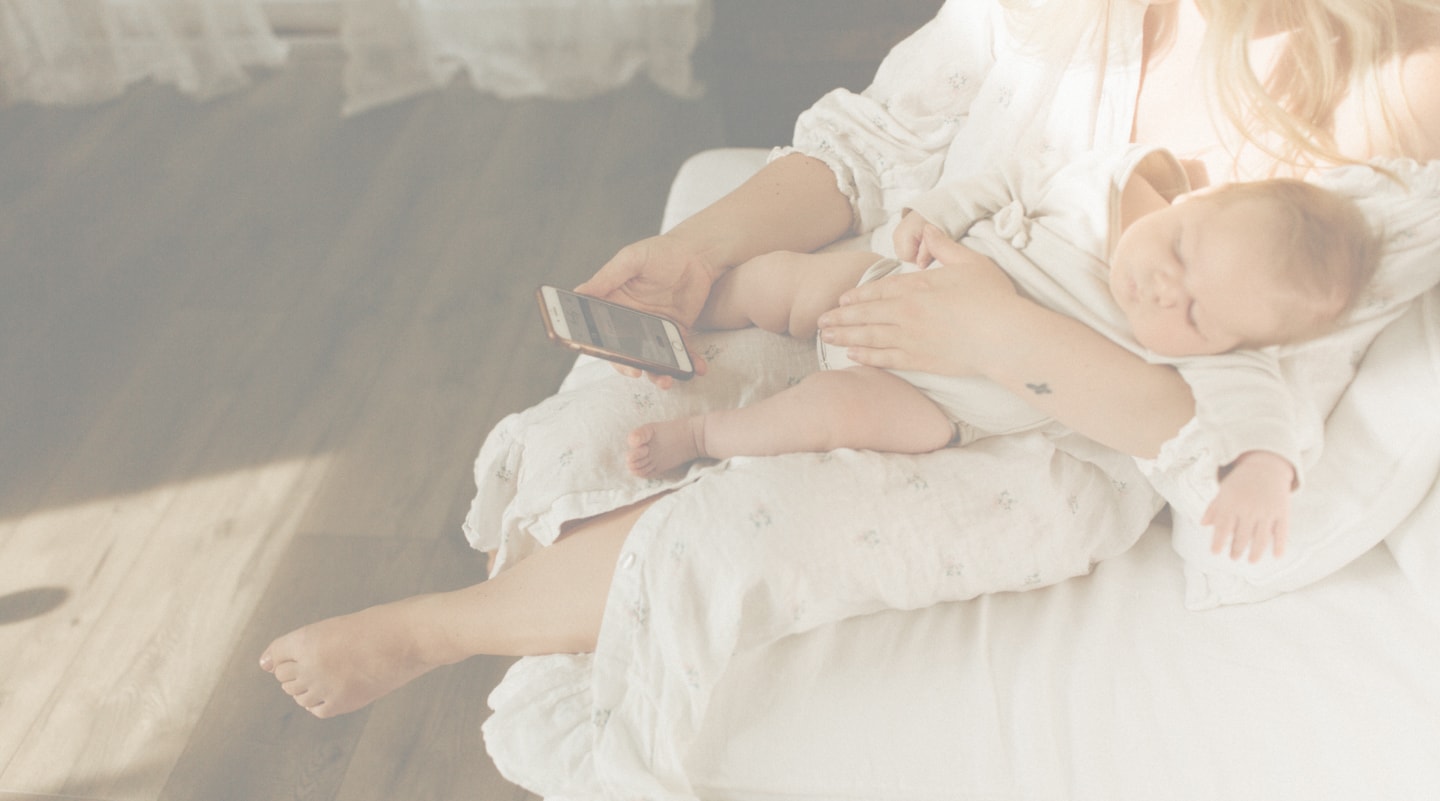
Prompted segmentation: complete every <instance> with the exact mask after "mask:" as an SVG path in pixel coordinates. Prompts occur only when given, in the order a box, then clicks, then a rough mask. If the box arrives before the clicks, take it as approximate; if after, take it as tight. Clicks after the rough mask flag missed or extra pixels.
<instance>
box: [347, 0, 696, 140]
mask: <svg viewBox="0 0 1440 801" xmlns="http://www.w3.org/2000/svg"><path fill="white" fill-rule="evenodd" d="M709 14H710V5H709V0H347V3H346V6H345V17H344V24H343V30H342V38H343V39H344V42H345V47H346V50H347V51H348V52H349V54H350V60H349V62H348V64H347V66H346V75H345V78H346V80H345V84H346V93H347V99H346V103H345V110H346V111H347V112H356V111H363V110H365V109H367V108H371V107H373V106H376V105H380V104H382V103H386V102H389V101H391V100H394V99H397V98H400V97H404V96H406V95H410V94H413V93H415V92H420V91H424V90H427V89H432V88H434V87H436V86H439V85H442V84H444V83H447V82H448V81H450V80H452V79H453V78H454V77H455V76H456V75H458V74H460V73H462V72H463V73H465V74H466V75H467V76H468V78H469V80H470V82H471V83H472V84H473V85H474V86H475V87H476V88H477V89H480V90H483V91H487V92H492V93H494V94H496V95H499V96H501V97H535V96H541V97H556V98H573V97H583V96H585V95H591V94H595V93H598V92H603V91H605V90H608V89H613V88H615V87H617V86H620V85H622V84H624V83H627V82H629V81H630V80H631V79H633V78H634V77H635V76H637V75H639V74H642V73H643V74H645V75H646V76H648V77H649V78H650V80H651V81H653V82H654V83H655V84H656V85H658V86H660V87H661V88H663V89H665V90H667V91H670V92H672V93H674V94H677V95H682V96H688V95H692V94H694V93H696V92H697V91H698V89H699V87H698V85H697V84H696V82H695V80H694V75H693V71H692V69H691V55H692V54H693V53H694V50H695V46H696V44H697V43H698V42H699V40H700V39H701V37H703V36H704V35H705V33H706V31H707V29H708V27H709Z"/></svg>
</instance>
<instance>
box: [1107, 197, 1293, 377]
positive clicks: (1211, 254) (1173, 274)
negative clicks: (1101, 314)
mask: <svg viewBox="0 0 1440 801" xmlns="http://www.w3.org/2000/svg"><path fill="white" fill-rule="evenodd" d="M1270 219H1271V215H1270V214H1269V213H1267V211H1266V210H1265V208H1264V206H1263V204H1258V203H1253V202H1249V201H1243V200H1242V201H1237V202H1233V203H1228V204H1219V203H1215V202H1212V201H1209V200H1206V199H1203V198H1194V199H1191V200H1187V201H1182V202H1180V203H1176V204H1174V205H1172V206H1170V207H1168V208H1165V209H1163V210H1161V211H1157V212H1153V213H1151V214H1147V215H1145V216H1143V217H1141V218H1140V219H1138V220H1136V221H1135V222H1133V223H1131V225H1130V227H1128V228H1126V229H1125V231H1124V232H1123V233H1122V234H1121V235H1120V240H1119V242H1117V243H1116V245H1115V252H1114V254H1113V255H1112V257H1111V260H1110V293H1111V294H1112V295H1114V297H1115V301H1116V302H1117V303H1118V304H1119V305H1120V309H1121V310H1122V311H1123V312H1124V313H1125V317H1126V318H1127V319H1128V320H1129V321H1130V325H1131V327H1132V329H1133V330H1134V333H1135V339H1136V340H1137V341H1138V342H1139V343H1140V344H1141V345H1142V346H1144V347H1146V348H1148V349H1149V350H1151V351H1153V352H1155V353H1158V354H1160V355H1162V356H1199V355H1207V354H1214V353H1224V352H1226V351H1229V350H1234V349H1235V348H1237V347H1239V346H1240V345H1241V344H1242V343H1246V342H1267V341H1273V340H1274V339H1275V338H1276V334H1277V332H1279V331H1280V330H1282V322H1283V321H1282V318H1281V316H1282V314H1283V313H1284V311H1283V310H1284V309H1285V308H1287V307H1291V306H1292V305H1293V300H1291V301H1290V302H1289V303H1282V302H1280V301H1281V299H1282V298H1287V296H1288V295H1289V294H1290V293H1287V292H1284V291H1283V290H1282V286H1281V284H1280V282H1279V281H1278V280H1277V279H1276V278H1275V277H1274V276H1273V273H1274V268H1273V267H1272V266H1271V261H1272V255H1271V254H1274V253H1275V252H1276V250H1277V248H1278V247H1279V244H1278V243H1277V242H1276V241H1275V238H1274V237H1273V236H1270V235H1269V232H1270V230H1271V226H1270Z"/></svg>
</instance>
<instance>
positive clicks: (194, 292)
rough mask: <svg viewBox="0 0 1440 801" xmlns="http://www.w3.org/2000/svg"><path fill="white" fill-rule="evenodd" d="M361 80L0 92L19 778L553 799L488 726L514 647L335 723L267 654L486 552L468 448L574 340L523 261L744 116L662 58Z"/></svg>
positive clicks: (133, 786) (595, 252)
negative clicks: (592, 82)
mask: <svg viewBox="0 0 1440 801" xmlns="http://www.w3.org/2000/svg"><path fill="white" fill-rule="evenodd" d="M339 86H340V63H339V61H338V59H334V58H319V57H314V56H311V57H308V58H297V59H296V60H295V61H294V63H292V64H291V65H290V66H289V67H287V68H286V69H285V70H284V71H282V72H280V73H276V74H273V75H268V76H262V77H261V78H260V79H259V80H258V81H257V85H256V86H255V87H254V88H253V89H251V90H249V91H246V92H243V93H241V94H238V95H234V96H229V97H226V98H223V99H220V100H217V101H214V102H210V103H205V104H198V103H193V102H191V101H189V100H185V99H182V98H180V97H178V96H176V95H175V94H174V93H173V92H171V91H170V90H168V89H164V88H156V87H140V88H137V89H135V90H134V91H132V92H131V93H129V94H127V95H126V96H125V97H124V98H123V99H121V100H118V101H115V102H112V103H109V104H106V105H103V106H99V107H89V108H84V109H68V110H67V109H41V108H34V107H13V108H6V109H0V801H19V800H20V799H42V798H43V799H51V798H56V797H61V798H72V799H138V800H144V801H149V800H150V799H175V800H176V801H225V800H226V799H235V800H236V801H274V799H282V798H284V799H340V800H341V801H360V800H361V799H375V800H376V801H379V799H387V800H388V801H426V800H427V799H437V800H443V799H480V800H481V801H491V800H492V799H524V798H530V797H531V796H529V795H528V794H526V793H525V792H524V791H521V790H519V789H517V788H515V787H513V786H511V785H509V784H507V783H506V782H505V781H504V780H503V779H501V778H500V777H499V776H498V775H497V774H496V772H495V770H494V768H493V766H491V764H490V763H489V761H488V760H487V758H486V756H485V752H484V750H483V747H482V744H481V740H480V730H479V725H480V722H481V720H483V718H484V717H485V714H486V707H485V703H484V702H485V697H486V695H487V693H488V692H489V690H490V689H491V687H492V686H493V685H494V684H495V682H496V681H497V680H498V679H499V677H500V676H501V675H502V673H503V671H504V670H505V669H506V668H507V667H508V661H506V660H501V659H475V660H471V661H470V662H467V663H464V664H462V665H460V666H458V667H455V668H452V669H445V670H441V671H437V672H435V673H432V674H430V675H428V676H426V677H424V678H423V679H422V680H420V681H418V682H416V683H415V684H413V685H411V686H410V687H407V688H405V689H403V690H402V691H400V692H398V693H396V694H394V695H392V696H390V697H388V698H386V699H383V700H382V701H380V702H379V703H377V704H375V705H374V706H373V707H371V708H370V709H368V710H365V711H362V712H359V713H356V714H353V715H349V716H346V717H342V718H339V719H336V720H332V721H325V722H322V721H316V720H313V719H311V718H310V717H308V716H307V715H305V714H303V713H301V712H299V711H298V710H297V708H296V707H295V706H293V705H292V704H291V703H290V701H289V700H288V699H287V698H286V697H285V696H283V695H282V694H281V693H280V692H279V690H278V689H277V688H276V687H275V686H274V684H273V682H272V681H271V680H270V678H269V677H268V676H267V675H266V674H264V673H262V672H261V671H260V670H259V669H258V668H257V667H256V657H257V656H258V654H259V652H260V649H261V648H262V647H263V646H264V645H265V643H267V642H268V641H269V640H270V639H271V638H273V637H274V636H276V635H278V634H281V633H283V632H285V631H287V630H289V629H290V628H293V627H294V626H296V625H299V624H301V623H304V622H308V621H310V620H313V619H316V618H319V617H322V616H327V615H331V614H335V613H340V612H345V611H349V610H353V609H356V608H359V607H362V606H366V605H369V604H372V603H375V602H380V601H385V600H389V599H393V598H398V597H401V596H405V595H410V594H414V593H417V592H422V591H427V590H435V589H444V588H450V587H456V586H461V585H464V584H467V583H471V582H474V581H477V580H479V579H480V577H481V568H482V560H481V559H480V557H479V556H478V555H477V554H474V553H472V552H470V551H468V549H467V548H466V547H465V545H464V543H463V540H462V538H461V535H460V533H459V525H460V521H461V518H462V515H463V513H464V510H465V508H466V507H467V505H468V503H469V499H470V496H471V493H472V490H473V483H472V479H471V476H470V462H471V460H472V459H473V457H474V454H475V451H476V449H477V448H478V446H479V444H480V442H481V440H482V438H483V437H484V435H485V433H486V431H487V430H488V429H489V428H490V427H491V426H492V425H493V424H494V423H495V422H496V421H497V420H498V419H499V418H500V417H501V416H503V415H505V414H507V413H509V412H512V411H516V410H518V409H520V408H522V407H524V406H526V405H528V404H530V403H532V402H534V401H536V400H538V399H539V398H541V397H543V396H544V395H545V394H547V393H548V392H549V391H551V390H552V389H553V387H554V386H555V385H556V384H557V382H558V380H559V378H560V377H561V375H562V373H563V372H564V370H565V369H566V367H567V365H568V358H567V357H566V356H565V355H564V354H563V353H562V352H561V351H559V350H558V349H553V348H552V347H551V346H550V345H548V344H547V343H546V342H545V341H544V338H543V336H542V334H541V329H540V327H539V322H538V319H537V318H536V316H535V313H534V309H533V302H532V300H531V293H532V292H533V290H534V287H535V286H536V285H537V284H539V283H541V282H553V283H558V284H561V285H570V284H574V283H576V282H578V281H579V280H580V279H581V278H583V277H585V276H587V275H589V274H590V273H591V272H592V271H593V270H594V268H595V267H597V266H598V265H599V264H600V263H601V262H602V261H603V260H604V259H605V258H606V257H608V256H609V255H610V254H611V253H613V252H614V251H615V249H616V248H618V247H619V246H620V245H622V244H624V243H626V242H628V241H631V240H634V239H636V238H638V237H641V236H643V235H646V234H648V233H651V232H652V231H653V230H654V228H655V226H656V225H657V223H658V220H659V215H660V211H661V205H662V202H663V196H664V192H665V189H666V187H667V185H668V182H669V180H670V178H671V177H672V176H673V174H674V172H675V170H676V168H677V167H678V166H679V164H680V163H681V161H682V160H683V159H684V158H685V157H686V156H687V155H689V154H691V153H693V152H695V151H698V150H700V149H703V148H706V147H713V146H717V145H720V144H723V143H724V142H723V139H724V138H723V134H722V132H721V130H720V123H719V121H718V120H717V118H716V115H717V112H716V111H715V109H714V108H712V106H711V104H709V103H708V102H707V101H680V100H676V99H673V98H670V97H668V96H665V95H663V94H661V93H659V92H658V91H656V90H653V89H651V88H650V87H649V86H648V85H637V86H634V87H631V88H630V89H627V90H624V91H621V92H619V93H616V94H612V95H607V96H604V97H601V98H597V99H593V100H589V101H583V102H575V103H554V102H539V101H536V102H511V103H502V102H500V101H497V100H494V99H490V98H487V97H485V96H482V95H479V94H476V93H475V92H473V91H471V90H469V89H468V88H456V89H453V90H447V91H444V92H441V93H437V94H433V95H429V96H425V97H421V98H418V99H415V100H412V101H407V102H404V103H401V104H399V105H396V106H392V107H387V108H383V109H380V110H377V111H374V112H371V113H369V114H366V115H363V116H360V117H357V118H354V119H342V118H341V117H340V116H339V114H338V109H339V106H340V102H341V98H340V89H339Z"/></svg>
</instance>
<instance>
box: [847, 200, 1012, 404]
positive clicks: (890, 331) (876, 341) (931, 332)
mask: <svg viewBox="0 0 1440 801" xmlns="http://www.w3.org/2000/svg"><path fill="white" fill-rule="evenodd" d="M921 246H922V247H923V248H924V249H925V251H926V252H928V253H929V254H931V255H933V256H934V258H935V260H936V261H938V262H939V263H940V264H941V265H943V269H929V270H925V271H923V272H918V273H908V274H904V275H893V276H888V277H885V278H881V279H878V280H876V281H873V282H871V283H868V284H864V285H862V286H858V287H856V288H854V289H852V290H849V291H848V292H846V293H845V294H844V295H842V296H841V297H840V307H839V308H837V309H833V310H831V311H829V312H826V313H825V314H823V315H821V317H820V327H821V336H822V337H823V338H824V340H825V341H826V342H829V343H831V344H835V345H840V346H843V347H846V348H847V354H848V355H849V356H850V358H851V359H853V360H854V361H856V362H858V363H860V364H866V365H870V366H872V367H882V368H887V369H892V370H918V371H921V372H927V373H936V374H941V375H953V376H964V375H976V374H985V373H987V368H986V365H987V364H988V363H989V360H990V359H992V358H995V354H996V353H997V352H998V348H997V346H998V345H1000V344H1003V342H1004V339H1005V335H1004V331H1005V329H1006V327H1007V325H1008V324H1010V323H1011V322H1012V320H1013V318H1012V320H1007V317H1012V316H1011V315H1009V314H1008V312H1009V311H1010V310H1013V309H1014V308H1015V304H1016V303H1017V302H1021V303H1023V302H1024V301H1022V300H1021V299H1020V297H1019V295H1017V294H1016V292H1015V285H1014V284H1013V283H1012V282H1011V281H1010V278H1009V277H1008V276H1006V275H1005V273H1004V272H1002V271H1001V270H1000V268H999V267H997V266H996V265H995V263H994V262H993V261H991V260H990V259H989V258H986V257H985V256H982V255H980V254H979V253H976V252H975V251H973V250H971V249H969V248H967V247H965V246H964V245H961V244H959V243H957V242H955V240H953V239H951V238H950V237H949V236H947V235H946V234H945V233H944V232H943V231H941V230H940V229H939V228H937V227H935V226H933V225H927V226H925V227H924V230H923V234H922V237H921Z"/></svg>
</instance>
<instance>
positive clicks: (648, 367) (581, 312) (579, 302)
mask: <svg viewBox="0 0 1440 801" xmlns="http://www.w3.org/2000/svg"><path fill="white" fill-rule="evenodd" d="M535 295H536V297H537V298H538V299H539V301H540V316H541V317H542V318H543V319H544V320H545V330H546V332H547V333H548V334H549V335H550V339H552V340H554V341H555V342H559V343H560V344H562V345H564V346H566V347H568V348H570V349H572V350H577V351H579V352H581V353H587V354H589V355H591V356H598V357H600V358H602V359H608V360H610V361H612V362H619V363H620V364H625V365H629V366H631V367H638V368H640V369H641V370H645V371H646V372H651V373H660V374H663V375H668V376H674V377H675V378H681V379H685V378H690V377H692V376H694V375H695V365H694V364H692V363H691V362H690V352H689V351H687V350H686V349H685V340H684V339H682V338H681V336H680V326H679V324H677V323H676V322H675V321H674V320H670V319H668V318H665V317H661V316H660V315H658V314H650V313H649V312H643V311H640V310H639V309H632V308H630V307H628V306H621V305H620V304H618V303H610V302H608V301H604V300H600V299H599V298H592V297H590V296H588V295H578V294H576V293H574V292H570V291H568V290H564V289H559V288H557V287H553V286H542V287H540V289H538V290H537V291H536V293H535Z"/></svg>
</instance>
